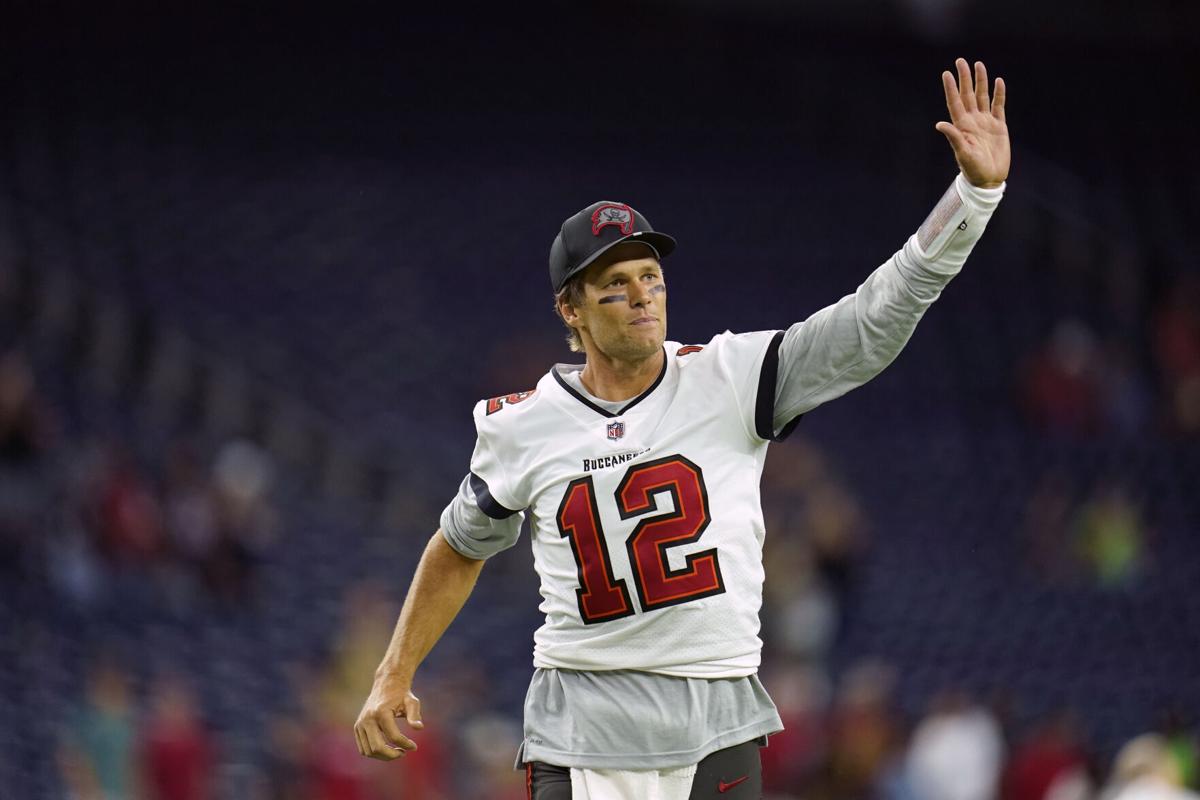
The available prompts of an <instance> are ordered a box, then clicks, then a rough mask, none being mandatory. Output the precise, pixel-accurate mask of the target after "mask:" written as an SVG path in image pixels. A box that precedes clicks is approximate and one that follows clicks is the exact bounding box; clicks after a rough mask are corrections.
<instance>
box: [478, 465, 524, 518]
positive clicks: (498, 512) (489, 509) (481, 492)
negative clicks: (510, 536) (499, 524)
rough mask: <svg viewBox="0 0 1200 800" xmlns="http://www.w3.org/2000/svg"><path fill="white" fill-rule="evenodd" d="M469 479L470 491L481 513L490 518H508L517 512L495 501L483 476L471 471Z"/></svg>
mask: <svg viewBox="0 0 1200 800" xmlns="http://www.w3.org/2000/svg"><path fill="white" fill-rule="evenodd" d="M469 480H470V482H471V491H472V492H474V493H475V503H476V504H477V505H478V506H479V508H480V510H481V511H483V513H485V514H487V515H488V516H489V517H491V518H492V519H508V518H509V517H511V516H512V515H513V514H515V513H517V512H516V511H515V510H513V509H510V508H505V507H504V506H502V505H500V504H499V503H497V502H496V498H494V497H492V491H491V489H489V488H488V485H487V481H485V480H484V479H483V478H481V477H479V476H478V475H476V474H475V473H474V472H472V473H471V476H470V478H469Z"/></svg>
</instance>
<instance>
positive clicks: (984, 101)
mask: <svg viewBox="0 0 1200 800" xmlns="http://www.w3.org/2000/svg"><path fill="white" fill-rule="evenodd" d="M975 105H976V107H978V108H979V110H980V111H986V110H987V109H988V108H989V107H990V106H991V100H989V99H988V82H987V67H985V66H984V65H983V62H982V61H976V62H975Z"/></svg>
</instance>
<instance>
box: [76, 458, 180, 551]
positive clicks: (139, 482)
mask: <svg viewBox="0 0 1200 800" xmlns="http://www.w3.org/2000/svg"><path fill="white" fill-rule="evenodd" d="M99 467H100V472H99V474H97V475H95V476H93V477H94V481H95V483H94V485H93V487H92V490H93V496H92V497H91V498H90V503H89V506H90V509H91V512H92V514H91V521H92V525H93V531H94V534H95V536H96V541H97V543H98V549H99V551H100V552H101V553H102V554H103V555H104V556H105V557H106V558H107V559H108V560H109V561H110V562H111V563H113V564H115V565H149V564H153V563H154V562H155V561H157V560H158V559H159V558H160V557H161V556H162V555H163V554H164V553H165V548H164V541H163V530H162V511H161V509H160V507H159V504H158V499H157V498H156V497H155V495H154V493H153V492H152V491H151V487H150V483H149V482H148V481H147V480H146V478H145V475H144V473H143V472H142V469H141V467H140V466H139V465H138V464H137V463H136V461H135V460H134V457H133V455H132V454H131V453H130V452H129V450H128V448H127V447H126V446H125V445H124V444H123V443H114V444H112V445H110V446H109V448H108V449H107V451H106V453H105V458H104V460H103V461H102V462H101V464H100V465H99Z"/></svg>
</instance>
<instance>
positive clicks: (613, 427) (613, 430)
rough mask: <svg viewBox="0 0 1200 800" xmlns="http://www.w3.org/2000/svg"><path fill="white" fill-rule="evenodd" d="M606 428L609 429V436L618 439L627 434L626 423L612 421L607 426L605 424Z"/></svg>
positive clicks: (614, 439)
mask: <svg viewBox="0 0 1200 800" xmlns="http://www.w3.org/2000/svg"><path fill="white" fill-rule="evenodd" d="M605 430H606V431H608V438H609V439H611V440H613V441H616V440H617V439H620V438H621V437H622V436H624V435H625V423H624V422H610V423H608V425H607V426H605Z"/></svg>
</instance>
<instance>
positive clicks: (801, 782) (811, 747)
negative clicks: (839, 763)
mask: <svg viewBox="0 0 1200 800" xmlns="http://www.w3.org/2000/svg"><path fill="white" fill-rule="evenodd" d="M766 673H767V674H766V675H764V678H763V680H764V682H765V683H766V685H767V686H770V687H771V697H772V699H774V701H775V705H776V707H777V708H778V709H779V717H780V719H782V720H783V730H782V731H781V732H779V733H776V734H773V735H772V736H771V738H770V742H769V743H768V746H767V747H766V748H764V749H762V750H760V751H759V753H760V754H761V756H762V768H763V791H764V792H765V793H766V794H767V795H768V796H771V795H780V796H789V797H798V796H801V795H802V794H803V793H804V792H805V790H806V789H807V788H808V787H809V786H810V785H811V784H812V782H813V781H814V779H815V778H816V777H817V776H818V774H819V770H820V767H821V765H822V764H823V763H824V761H825V758H826V756H827V748H828V742H827V741H826V732H825V716H826V713H827V708H828V705H829V694H830V687H829V680H828V679H827V678H826V677H825V675H824V674H823V673H822V672H821V671H820V670H819V669H818V668H816V667H814V666H801V665H796V664H793V663H791V662H790V661H786V660H785V661H782V662H781V663H779V664H778V665H768V668H767V670H766Z"/></svg>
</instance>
